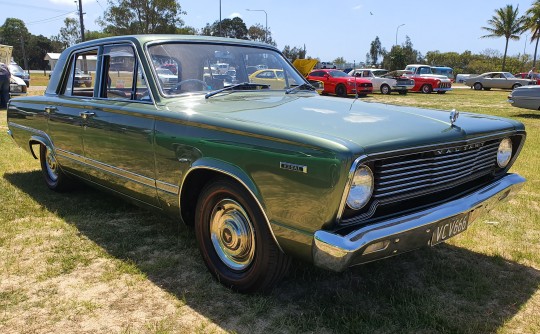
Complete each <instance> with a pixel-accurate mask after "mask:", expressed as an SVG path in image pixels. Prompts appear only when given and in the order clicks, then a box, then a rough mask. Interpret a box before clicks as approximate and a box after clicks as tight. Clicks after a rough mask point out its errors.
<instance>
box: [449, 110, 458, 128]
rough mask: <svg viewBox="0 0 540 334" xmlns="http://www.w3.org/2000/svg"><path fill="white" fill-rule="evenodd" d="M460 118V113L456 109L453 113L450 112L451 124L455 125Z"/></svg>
mask: <svg viewBox="0 0 540 334" xmlns="http://www.w3.org/2000/svg"><path fill="white" fill-rule="evenodd" d="M458 117H459V111H457V110H456V109H452V111H451V112H450V124H452V125H454V123H455V122H456V121H457V119H458Z"/></svg>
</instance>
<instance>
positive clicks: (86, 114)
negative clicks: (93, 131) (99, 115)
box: [79, 111, 96, 119]
mask: <svg viewBox="0 0 540 334" xmlns="http://www.w3.org/2000/svg"><path fill="white" fill-rule="evenodd" d="M79 116H81V117H82V119H88V118H90V117H94V116H96V113H95V112H92V111H81V112H80V113H79Z"/></svg>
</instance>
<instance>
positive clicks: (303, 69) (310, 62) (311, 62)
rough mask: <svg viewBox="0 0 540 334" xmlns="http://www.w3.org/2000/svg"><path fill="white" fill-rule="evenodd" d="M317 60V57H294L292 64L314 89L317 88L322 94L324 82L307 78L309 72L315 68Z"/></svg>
mask: <svg viewBox="0 0 540 334" xmlns="http://www.w3.org/2000/svg"><path fill="white" fill-rule="evenodd" d="M318 62H319V61H318V60H317V59H295V60H294V62H293V66H294V67H295V68H296V69H297V70H298V72H300V74H302V75H303V76H304V78H306V80H307V81H309V83H310V84H311V85H312V86H313V87H315V90H317V93H319V94H322V92H323V90H324V82H322V81H320V80H309V79H308V78H307V76H308V75H309V73H310V72H311V71H312V70H313V69H314V68H315V65H317V63H318Z"/></svg>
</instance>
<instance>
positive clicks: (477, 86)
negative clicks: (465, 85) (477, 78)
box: [473, 82, 483, 90]
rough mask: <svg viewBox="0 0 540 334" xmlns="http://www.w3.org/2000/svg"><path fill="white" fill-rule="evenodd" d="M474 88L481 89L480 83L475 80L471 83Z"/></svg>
mask: <svg viewBox="0 0 540 334" xmlns="http://www.w3.org/2000/svg"><path fill="white" fill-rule="evenodd" d="M473 88H474V90H482V88H483V87H482V84H481V83H479V82H477V83H475V84H474V85H473Z"/></svg>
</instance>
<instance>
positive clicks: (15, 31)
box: [0, 18, 30, 69]
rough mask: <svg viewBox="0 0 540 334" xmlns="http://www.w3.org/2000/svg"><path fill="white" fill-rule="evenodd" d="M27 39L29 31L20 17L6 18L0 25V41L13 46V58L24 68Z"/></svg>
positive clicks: (26, 64) (26, 66) (26, 65)
mask: <svg viewBox="0 0 540 334" xmlns="http://www.w3.org/2000/svg"><path fill="white" fill-rule="evenodd" d="M29 39H30V33H29V32H28V29H27V28H26V25H25V24H24V22H23V21H22V20H20V19H15V18H7V19H6V21H5V22H4V24H3V25H2V26H1V27H0V43H2V44H6V45H11V46H13V53H12V57H13V59H14V60H15V61H16V62H17V63H19V64H24V68H25V69H28V57H27V55H26V50H27V49H28V40H29Z"/></svg>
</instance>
